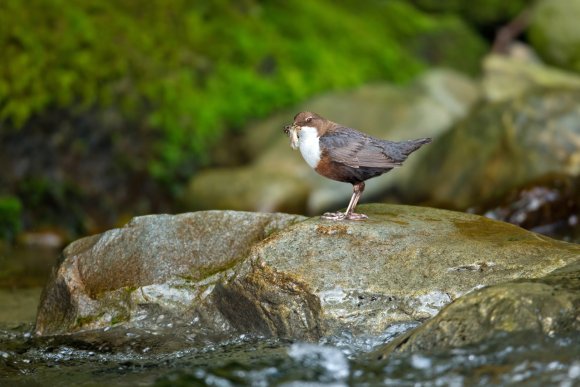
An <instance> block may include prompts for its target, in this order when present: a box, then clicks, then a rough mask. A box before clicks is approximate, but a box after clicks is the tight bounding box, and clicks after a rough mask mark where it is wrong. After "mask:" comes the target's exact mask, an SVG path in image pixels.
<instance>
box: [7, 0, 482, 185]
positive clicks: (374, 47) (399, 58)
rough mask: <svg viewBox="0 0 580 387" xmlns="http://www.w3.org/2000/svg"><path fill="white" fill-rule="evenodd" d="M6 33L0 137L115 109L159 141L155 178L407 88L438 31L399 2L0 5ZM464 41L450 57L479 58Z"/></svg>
mask: <svg viewBox="0 0 580 387" xmlns="http://www.w3.org/2000/svg"><path fill="white" fill-rule="evenodd" d="M453 23H454V24H457V21H456V20H455V21H454V22H453ZM453 23H452V24H453ZM446 25H447V26H449V25H450V24H449V23H447V24H446ZM0 26H2V27H1V28H0V50H1V51H2V53H3V54H2V57H3V60H2V62H1V64H0V129H1V130H8V129H12V130H14V129H18V128H19V127H21V126H22V125H23V124H25V123H26V122H27V120H29V119H30V118H31V117H32V116H34V115H38V114H42V112H43V111H46V110H47V109H54V108H66V109H77V110H78V111H83V110H86V109H89V108H94V107H97V108H106V107H107V106H116V107H121V109H122V111H123V114H124V115H125V117H126V119H127V122H136V123H137V124H138V125H139V126H140V127H142V128H143V129H142V131H143V134H144V136H151V134H153V136H151V137H152V138H156V139H158V141H157V143H156V148H154V153H153V154H151V155H150V157H149V161H148V163H149V165H148V168H149V171H150V172H151V173H153V174H154V175H155V176H157V177H160V178H162V177H167V176H168V175H170V171H171V170H173V169H175V168H176V167H177V166H179V165H180V164H182V163H183V162H184V160H187V159H191V158H192V157H193V158H195V159H196V160H198V161H199V160H202V161H203V160H204V159H206V158H207V156H208V155H207V149H208V146H209V145H211V144H212V143H213V142H215V141H216V140H217V139H218V138H219V137H220V135H221V134H223V132H224V130H226V129H232V128H233V129H236V128H240V127H241V126H242V125H243V124H244V123H245V122H246V121H247V120H248V119H250V118H257V117H261V116H264V115H266V114H268V113H269V112H271V111H273V110H274V109H277V108H280V107H283V106H288V105H290V104H293V103H296V102H298V101H301V100H303V99H304V98H306V97H308V96H311V95H313V94H315V93H318V92H321V91H324V90H328V89H344V88H348V87H352V86H356V85H358V84H361V83H363V82H368V81H372V80H378V79H386V80H392V81H397V82H401V81H405V80H407V79H409V78H410V77H412V76H414V75H415V74H417V73H418V72H419V71H420V70H422V69H423V68H424V65H425V61H423V60H421V58H418V57H417V56H416V54H417V52H416V51H417V44H416V43H417V41H418V37H421V36H425V35H429V34H432V33H434V32H436V31H437V30H438V29H439V23H438V22H437V21H436V20H435V19H433V18H431V17H428V16H426V15H423V14H421V13H418V12H417V11H415V10H414V9H413V8H411V7H410V6H408V5H406V4H405V3H403V2H399V1H388V2H378V1H377V2H368V3H367V4H366V6H364V7H362V6H361V5H360V2H355V1H352V0H349V1H345V2H341V3H340V5H337V4H335V2H332V1H330V0H319V1H284V2H274V1H265V0H263V1H258V0H245V1H234V0H219V1H207V2H206V1H187V0H172V1H163V0H147V1H138V0H116V1H102V0H84V1H74V0H29V1H20V0H2V1H1V2H0ZM451 28H452V29H453V28H454V27H453V26H451ZM462 34H463V32H462ZM467 35H468V36H466V37H465V40H464V41H461V42H456V41H454V43H455V45H454V47H455V49H456V50H457V51H461V52H462V53H463V54H464V55H465V56H469V55H471V53H475V55H479V54H480V53H481V52H482V50H481V47H482V46H481V43H480V41H478V40H477V39H476V38H475V37H473V36H472V35H469V34H467ZM472 47H475V48H474V49H473V50H472ZM473 56H474V55H472V57H473ZM452 62H453V61H452ZM441 63H443V64H445V60H442V61H441Z"/></svg>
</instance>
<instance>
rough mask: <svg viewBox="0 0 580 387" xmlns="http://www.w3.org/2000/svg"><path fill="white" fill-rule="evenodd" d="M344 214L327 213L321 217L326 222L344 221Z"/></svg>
mask: <svg viewBox="0 0 580 387" xmlns="http://www.w3.org/2000/svg"><path fill="white" fill-rule="evenodd" d="M344 218H345V217H344V212H325V213H324V214H322V215H320V219H324V220H344Z"/></svg>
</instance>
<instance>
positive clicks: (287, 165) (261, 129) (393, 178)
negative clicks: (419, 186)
mask: <svg viewBox="0 0 580 387" xmlns="http://www.w3.org/2000/svg"><path fill="white" fill-rule="evenodd" d="M478 98H479V89H478V87H477V86H476V84H475V83H474V82H473V81H472V80H470V79H469V78H467V77H465V76H463V75H461V74H458V73H455V72H452V71H448V70H432V71H430V72H428V73H426V74H425V75H423V76H422V77H421V78H419V79H418V80H417V81H416V82H415V83H414V84H412V85H410V86H408V87H396V86H393V85H389V84H375V85H367V86H363V87H361V88H358V89H356V90H352V91H349V92H340V93H332V94H327V95H323V96H319V97H317V98H314V99H312V100H310V101H308V102H305V103H304V104H303V105H301V106H299V107H296V108H295V109H294V110H293V111H284V112H282V113H280V114H278V115H275V116H273V117H271V118H269V119H267V120H264V121H261V122H256V123H253V124H251V125H250V127H249V128H248V129H247V130H246V132H247V133H248V135H247V137H246V138H245V139H244V140H242V143H241V146H242V148H243V149H246V150H247V153H248V154H249V155H251V156H252V157H254V158H255V159H254V161H253V162H252V163H251V164H250V165H248V166H245V167H239V168H228V169H216V170H213V169H210V170H207V171H205V172H204V173H202V174H198V175H196V176H194V177H193V178H192V180H191V182H190V184H189V187H188V190H187V192H186V193H185V195H184V202H185V204H186V205H187V206H189V208H192V209H210V208H211V209H215V208H218V209H225V208H228V209H237V210H246V211H259V210H260V211H261V210H267V211H291V212H294V211H296V212H298V211H306V213H309V214H318V213H321V212H323V211H324V210H328V209H333V208H337V207H342V206H346V204H347V203H348V200H349V198H350V196H351V195H352V186H350V185H349V184H344V183H338V182H335V181H331V180H328V179H326V178H323V177H321V176H320V175H318V174H316V172H314V171H312V169H311V168H310V167H309V166H308V165H307V164H306V162H305V161H304V160H303V159H302V156H301V155H300V153H299V152H296V151H293V150H292V149H291V148H290V145H289V140H288V138H287V137H286V136H284V134H283V133H282V128H283V127H284V125H285V124H288V123H291V122H292V119H293V117H294V114H296V113H297V112H298V111H301V110H310V111H314V112H317V113H319V114H321V115H323V116H325V117H327V118H328V119H331V120H333V121H336V122H339V123H341V124H344V125H347V126H351V127H353V128H357V129H360V130H362V131H364V132H367V133H369V134H371V135H373V136H376V137H379V138H388V139H391V140H404V139H412V138H420V137H437V136H438V135H439V134H440V133H442V132H444V131H446V130H448V129H449V128H450V127H451V126H452V125H453V124H454V123H455V122H457V121H458V120H460V119H461V118H463V117H465V116H466V115H467V113H468V112H469V110H470V108H471V107H472V106H473V104H474V103H475V102H476V101H477V100H478ZM415 162H416V157H415V155H413V156H411V157H410V158H409V159H408V160H407V161H406V162H405V166H404V167H403V168H399V169H397V170H396V171H392V172H390V173H388V174H386V175H384V176H381V177H379V178H376V179H372V180H369V181H368V184H367V188H366V191H365V195H363V200H365V198H366V200H368V199H369V198H372V197H373V196H377V195H378V194H380V193H383V192H385V191H387V190H389V189H391V188H396V187H397V185H398V184H399V183H401V182H402V181H412V180H413V179H412V173H413V172H412V171H413V169H414V163H415ZM275 184H276V185H279V188H273V186H274V185H275ZM230 187H234V189H233V190H232V189H231V188H230ZM272 191H274V192H272ZM303 213H304V212H303Z"/></svg>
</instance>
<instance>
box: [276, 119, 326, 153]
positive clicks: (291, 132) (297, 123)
mask: <svg viewBox="0 0 580 387" xmlns="http://www.w3.org/2000/svg"><path fill="white" fill-rule="evenodd" d="M325 122H326V120H325V119H324V118H322V117H321V116H319V115H318V114H316V113H312V112H300V113H298V114H296V116H294V122H293V123H292V125H286V126H285V127H284V133H285V134H286V135H287V136H289V137H290V145H291V146H292V148H294V149H297V148H298V145H299V139H300V131H301V130H302V128H304V127H309V128H315V129H316V130H317V131H318V133H319V136H320V135H321V134H322V133H321V130H322V129H323V128H324V127H325Z"/></svg>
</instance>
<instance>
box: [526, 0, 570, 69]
mask: <svg viewBox="0 0 580 387" xmlns="http://www.w3.org/2000/svg"><path fill="white" fill-rule="evenodd" d="M579 14H580V1H579V0H541V1H538V3H537V4H536V6H535V7H534V10H533V17H532V20H531V24H530V28H529V33H528V36H529V39H530V42H531V43H532V45H533V46H534V48H535V49H536V50H537V51H538V53H539V54H540V55H541V56H542V58H544V59H545V60H546V61H547V62H549V63H552V64H554V65H557V66H560V67H563V68H566V69H569V70H574V71H576V72H580V25H579V24H578V15H579Z"/></svg>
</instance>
